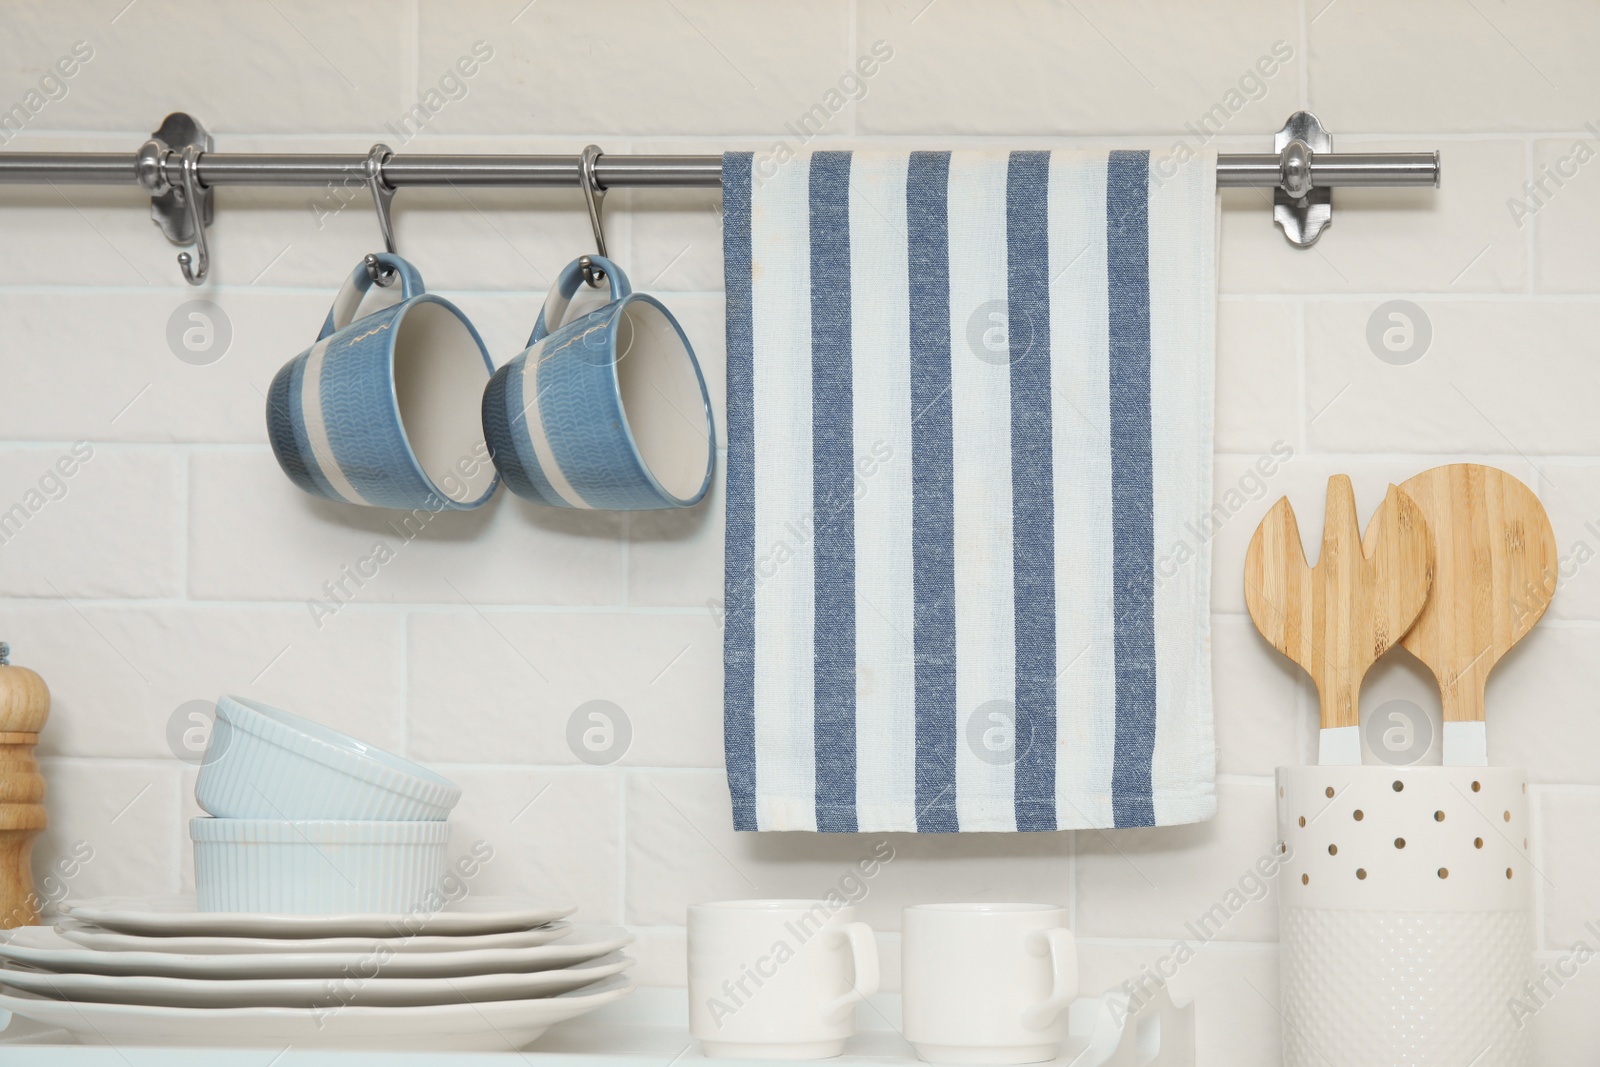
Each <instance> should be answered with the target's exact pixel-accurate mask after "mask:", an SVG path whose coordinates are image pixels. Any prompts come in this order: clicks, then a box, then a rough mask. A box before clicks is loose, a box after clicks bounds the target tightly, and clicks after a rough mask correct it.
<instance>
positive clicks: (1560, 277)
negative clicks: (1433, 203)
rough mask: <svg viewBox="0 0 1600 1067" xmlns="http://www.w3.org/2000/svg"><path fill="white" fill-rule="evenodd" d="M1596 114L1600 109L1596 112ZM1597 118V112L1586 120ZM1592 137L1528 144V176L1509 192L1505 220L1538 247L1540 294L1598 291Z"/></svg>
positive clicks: (1598, 185) (1599, 203)
mask: <svg viewBox="0 0 1600 1067" xmlns="http://www.w3.org/2000/svg"><path fill="white" fill-rule="evenodd" d="M1597 111H1600V109H1597ZM1595 119H1600V114H1597V115H1595V116H1590V117H1589V118H1588V119H1586V120H1585V121H1593V120H1595ZM1596 147H1597V146H1596V143H1595V134H1593V133H1590V132H1589V131H1588V130H1587V129H1583V130H1580V131H1578V132H1577V133H1575V134H1572V135H1571V136H1568V137H1559V138H1556V137H1553V138H1550V139H1549V140H1540V141H1535V142H1533V150H1532V151H1533V158H1532V160H1531V161H1530V163H1531V167H1530V173H1528V174H1527V175H1525V176H1524V178H1523V181H1521V182H1518V183H1517V184H1518V186H1519V187H1521V186H1523V185H1524V183H1525V182H1526V183H1531V184H1532V185H1533V188H1531V189H1528V188H1519V189H1518V190H1517V191H1515V192H1512V193H1510V194H1508V196H1507V204H1506V206H1505V212H1506V217H1507V218H1508V219H1515V220H1516V222H1517V225H1518V226H1519V228H1521V229H1523V230H1524V231H1530V230H1531V231H1532V233H1533V235H1534V247H1535V249H1537V258H1536V264H1537V268H1538V269H1537V270H1536V271H1535V273H1534V279H1533V283H1534V288H1535V289H1537V290H1538V291H1539V292H1541V293H1592V292H1594V291H1595V290H1596V289H1600V262H1597V260H1596V257H1595V254H1594V249H1595V246H1596V242H1597V241H1600V196H1597V195H1596V194H1597V192H1600V175H1597V174H1595V173H1594V171H1595V169H1596V168H1595V167H1594V166H1593V164H1594V161H1595V159H1594V157H1595V155H1596V154H1597V153H1596Z"/></svg>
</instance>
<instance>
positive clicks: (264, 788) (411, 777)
mask: <svg viewBox="0 0 1600 1067" xmlns="http://www.w3.org/2000/svg"><path fill="white" fill-rule="evenodd" d="M194 795H195V799H196V800H197V801H199V802H200V806H201V807H202V808H204V809H205V810H206V811H208V812H210V813H211V814H212V815H215V816H216V817H218V818H220V819H371V820H406V821H410V820H419V821H442V820H443V819H445V818H446V817H448V816H449V814H450V809H451V808H453V807H455V806H456V801H458V800H460V799H461V789H460V787H459V786H457V785H456V784H455V783H454V782H452V781H450V780H449V779H448V778H445V777H443V776H442V775H438V774H435V773H434V772H433V771H430V770H428V768H426V767H423V766H421V765H419V764H416V763H412V762H411V761H410V760H406V759H401V758H400V757H399V756H396V755H394V754H392V753H389V752H385V751H384V750H383V749H381V748H374V747H373V746H371V745H369V744H367V743H366V742H364V741H358V740H356V739H355V738H353V737H351V736H349V735H348V734H342V733H340V732H339V731H337V730H331V729H329V728H328V727H326V726H323V725H322V724H321V723H315V722H312V721H311V720H309V719H302V718H301V717H300V716H298V715H291V714H289V713H288V712H286V711H280V710H278V709H277V708H273V707H268V706H267V705H265V704H260V703H257V702H256V701H254V700H245V699H243V698H242V697H230V696H224V697H219V698H218V699H217V720H216V722H215V723H214V724H213V725H212V728H211V743H210V744H209V745H208V746H207V747H206V755H205V761H204V762H203V763H201V765H200V775H199V779H198V780H197V781H196V782H195V788H194Z"/></svg>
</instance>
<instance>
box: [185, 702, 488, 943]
mask: <svg viewBox="0 0 1600 1067" xmlns="http://www.w3.org/2000/svg"><path fill="white" fill-rule="evenodd" d="M195 799H196V800H198V801H199V803H200V806H201V807H202V808H204V809H205V810H206V811H208V812H210V814H211V816H212V817H211V818H205V817H201V818H197V819H193V820H191V821H190V823H189V836H190V838H191V839H192V840H193V841H194V875H195V890H196V894H197V896H198V898H199V899H198V905H199V908H200V910H201V911H249V912H279V913H285V914H294V915H315V914H331V913H354V912H384V913H391V914H398V913H404V912H412V911H417V910H420V909H426V908H429V907H431V906H434V901H435V900H436V898H437V896H438V893H439V886H440V879H441V876H442V875H443V873H444V868H445V858H446V857H445V849H446V846H447V845H448V843H449V840H450V824H449V823H448V822H446V821H445V820H446V818H448V816H449V814H450V809H452V808H454V807H455V805H456V802H457V801H458V800H460V799H461V790H460V788H459V787H458V786H456V785H455V783H453V782H451V781H450V780H449V779H447V778H444V777H442V776H440V775H438V774H435V773H434V772H433V771H430V770H428V769H427V768H426V767H422V766H419V765H418V764H415V763H412V762H411V761H410V760H405V759H401V758H400V757H399V756H396V755H394V754H392V753H389V752H385V751H384V750H382V749H379V748H374V747H373V746H371V745H369V744H366V743H365V742H363V741H359V740H357V739H355V738H353V737H350V736H348V735H347V734H342V733H339V732H338V731H337V730H331V729H329V728H328V727H326V726H323V725H321V724H320V723H315V722H312V721H310V720H309V719H303V718H301V717H300V716H298V715H291V714H289V713H288V712H286V711H280V710H278V709H277V708H272V707H268V706H267V705H265V704H260V703H257V702H255V701H253V700H245V699H243V698H240V697H229V696H224V697H221V698H220V699H218V701H217V718H216V723H215V724H214V725H213V727H212V731H211V742H210V744H209V746H208V747H207V748H206V754H205V760H204V762H203V763H202V764H201V766H200V776H199V780H198V781H197V782H196V784H195Z"/></svg>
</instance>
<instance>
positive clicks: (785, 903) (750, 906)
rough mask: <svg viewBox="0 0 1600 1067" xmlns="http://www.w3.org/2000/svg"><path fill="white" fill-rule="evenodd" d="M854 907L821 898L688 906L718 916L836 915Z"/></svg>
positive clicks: (776, 898)
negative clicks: (820, 912) (813, 912)
mask: <svg viewBox="0 0 1600 1067" xmlns="http://www.w3.org/2000/svg"><path fill="white" fill-rule="evenodd" d="M851 907H854V905H853V904H851V903H850V902H849V901H846V902H845V904H844V906H843V907H839V908H834V907H831V906H830V905H829V904H828V902H827V901H826V900H824V899H822V898H821V897H761V898H754V899H750V900H710V901H706V902H705V903H702V904H690V905H689V910H690V911H707V912H717V913H720V914H740V913H744V914H750V913H761V912H775V911H811V910H812V909H814V908H822V909H824V910H827V911H829V912H831V913H833V914H838V913H839V912H841V911H844V910H845V909H846V908H851Z"/></svg>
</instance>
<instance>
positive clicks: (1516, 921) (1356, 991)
mask: <svg viewBox="0 0 1600 1067" xmlns="http://www.w3.org/2000/svg"><path fill="white" fill-rule="evenodd" d="M1526 789H1527V775H1526V774H1525V773H1524V772H1523V771H1520V770H1513V769H1507V768H1500V767H1405V768H1395V767H1387V766H1365V767H1283V768H1279V770H1278V791H1279V795H1278V832H1279V835H1280V837H1281V841H1282V845H1283V847H1284V850H1285V851H1284V859H1283V867H1282V870H1281V872H1280V874H1279V875H1278V878H1279V886H1278V895H1279V903H1280V910H1279V951H1280V957H1279V958H1280V975H1281V982H1282V1003H1281V1005H1280V1008H1281V1011H1282V1013H1283V1019H1284V1025H1283V1037H1284V1056H1285V1059H1284V1062H1285V1064H1286V1065H1288V1067H1347V1065H1348V1067H1355V1065H1361V1067H1370V1065H1373V1064H1396V1065H1408V1067H1409V1065H1423V1064H1429V1065H1431V1064H1439V1065H1445V1064H1448V1065H1452V1067H1461V1065H1466V1064H1471V1065H1472V1067H1516V1065H1523V1064H1528V1063H1530V1062H1531V1060H1530V1058H1529V1057H1530V1056H1531V1051H1530V1044H1529V1035H1528V1032H1527V1030H1526V1029H1525V1028H1519V1026H1518V1016H1517V1014H1516V1013H1514V1012H1513V1011H1512V1010H1511V1004H1512V1002H1513V1000H1514V999H1517V998H1523V997H1525V996H1526V991H1525V990H1524V988H1523V984H1524V982H1526V981H1527V980H1528V977H1529V975H1530V973H1531V971H1532V959H1533V918H1532V889H1533V882H1534V879H1535V877H1537V873H1536V872H1535V871H1534V870H1533V867H1532V863H1531V861H1530V860H1529V858H1528V853H1527V843H1528V834H1529V816H1528V798H1527V792H1526Z"/></svg>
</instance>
